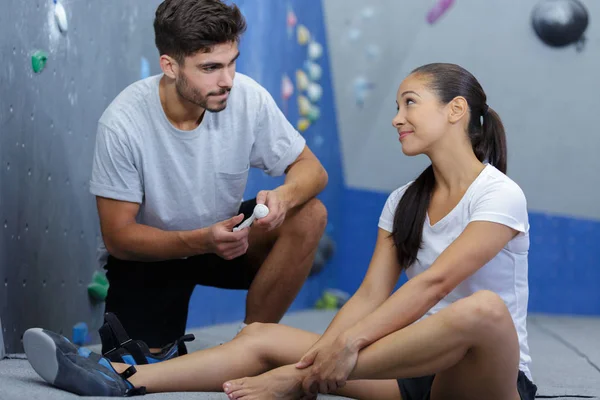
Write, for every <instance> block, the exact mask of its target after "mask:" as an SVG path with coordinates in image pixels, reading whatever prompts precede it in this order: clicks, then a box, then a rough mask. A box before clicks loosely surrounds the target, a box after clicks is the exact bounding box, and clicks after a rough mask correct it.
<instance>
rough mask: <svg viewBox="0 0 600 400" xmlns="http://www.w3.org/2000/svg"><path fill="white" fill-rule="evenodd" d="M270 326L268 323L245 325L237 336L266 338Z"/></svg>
mask: <svg viewBox="0 0 600 400" xmlns="http://www.w3.org/2000/svg"><path fill="white" fill-rule="evenodd" d="M272 325H274V324H270V323H262V322H253V323H251V324H249V325H246V326H245V327H244V328H243V329H242V330H241V331H240V333H239V335H240V336H241V335H244V336H246V337H248V338H263V339H264V338H266V337H267V335H268V333H269V330H270V329H272Z"/></svg>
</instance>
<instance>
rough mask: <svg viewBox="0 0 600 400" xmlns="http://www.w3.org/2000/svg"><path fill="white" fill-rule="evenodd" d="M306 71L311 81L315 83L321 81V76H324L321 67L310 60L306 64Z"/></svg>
mask: <svg viewBox="0 0 600 400" xmlns="http://www.w3.org/2000/svg"><path fill="white" fill-rule="evenodd" d="M304 69H305V70H306V72H307V73H308V76H309V77H310V79H311V80H313V81H318V80H319V79H321V76H323V69H322V68H321V66H320V65H319V64H317V63H315V62H312V61H310V60H306V61H305V62H304Z"/></svg>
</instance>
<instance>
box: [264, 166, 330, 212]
mask: <svg viewBox="0 0 600 400" xmlns="http://www.w3.org/2000/svg"><path fill="white" fill-rule="evenodd" d="M327 180H328V176H327V171H325V168H323V166H322V165H321V163H320V162H319V161H318V160H316V159H306V160H300V161H298V162H296V163H295V164H294V165H293V166H292V167H291V168H290V169H289V171H288V173H287V175H286V177H285V181H284V183H283V185H281V186H279V187H278V188H277V189H275V191H277V192H279V193H280V194H281V195H282V198H283V199H284V201H285V202H286V204H287V205H288V208H290V209H291V208H294V207H297V206H299V205H301V204H304V203H306V202H307V201H308V200H310V199H312V198H313V197H316V196H317V195H318V194H319V193H321V191H323V189H325V186H327Z"/></svg>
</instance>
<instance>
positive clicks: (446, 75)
mask: <svg viewBox="0 0 600 400" xmlns="http://www.w3.org/2000/svg"><path fill="white" fill-rule="evenodd" d="M411 74H415V75H419V76H422V77H424V78H425V81H426V82H427V83H426V85H427V87H428V88H429V89H430V90H431V91H432V92H434V93H435V94H436V95H437V96H438V98H439V101H440V102H441V103H442V104H448V103H449V102H450V101H452V99H454V98H456V97H457V96H462V97H464V98H465V99H466V100H467V103H468V104H469V108H470V111H471V119H470V120H469V127H468V132H467V133H468V136H469V139H470V140H471V144H472V145H473V151H474V152H475V156H476V157H477V158H478V159H479V161H482V162H484V161H485V162H488V163H490V164H492V165H493V166H495V167H496V168H498V169H499V170H500V171H502V172H503V173H506V137H505V134H504V126H503V125H502V121H501V120H500V117H499V116H498V114H497V113H496V112H495V111H494V110H492V109H491V108H489V107H488V105H487V103H486V102H487V100H486V95H485V92H484V91H483V89H482V87H481V85H480V84H479V82H478V81H477V79H475V77H474V76H473V75H472V74H471V73H470V72H468V71H467V70H465V69H464V68H462V67H460V66H458V65H455V64H444V63H436V64H427V65H424V66H422V67H419V68H417V69H415V70H414V71H412V73H411ZM481 117H483V125H482V123H481ZM434 186H435V176H434V174H433V167H432V166H431V165H430V166H429V167H428V168H427V169H425V171H423V172H422V173H421V175H419V177H418V178H417V179H416V180H415V181H414V182H413V183H412V184H411V185H410V186H409V187H408V188H407V189H406V191H405V192H404V195H403V196H402V199H400V202H399V203H398V207H397V208H396V212H395V215H394V228H393V231H392V237H393V240H394V244H395V246H396V252H397V257H398V262H399V263H400V266H401V267H402V268H403V269H404V268H408V267H410V266H411V265H412V264H413V263H414V262H415V261H416V260H417V253H418V252H419V249H420V248H421V243H422V237H423V226H424V224H425V217H426V215H427V210H428V209H429V201H430V199H431V194H432V192H433V188H434Z"/></svg>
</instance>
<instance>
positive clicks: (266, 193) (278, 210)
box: [254, 190, 289, 231]
mask: <svg viewBox="0 0 600 400" xmlns="http://www.w3.org/2000/svg"><path fill="white" fill-rule="evenodd" d="M256 204H264V205H265V206H267V207H268V208H269V214H268V215H267V216H266V217H264V218H261V219H257V220H256V221H255V222H254V223H255V224H256V226H258V227H259V228H262V229H266V230H267V231H271V230H273V229H277V228H279V227H280V226H281V224H283V221H285V215H286V213H287V212H288V209H289V208H288V203H287V201H285V199H283V197H282V196H281V194H280V193H279V192H278V191H277V190H262V191H260V192H258V194H257V195H256Z"/></svg>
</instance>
